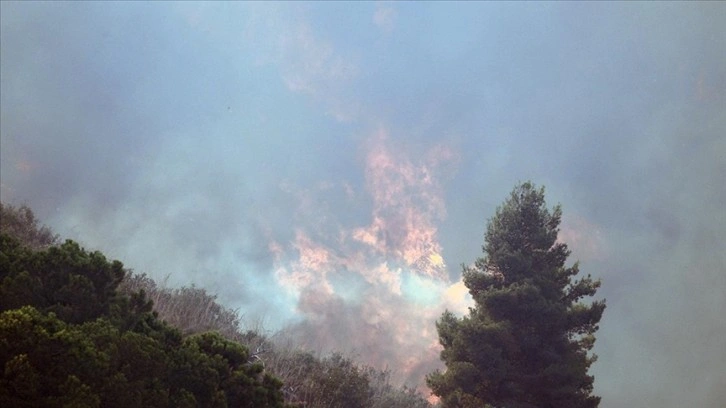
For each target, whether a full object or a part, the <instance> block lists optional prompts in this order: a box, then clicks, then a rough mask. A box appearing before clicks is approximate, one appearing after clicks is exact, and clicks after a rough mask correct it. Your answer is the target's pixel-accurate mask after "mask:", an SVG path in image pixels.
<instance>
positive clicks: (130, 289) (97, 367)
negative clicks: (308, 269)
mask: <svg viewBox="0 0 726 408" xmlns="http://www.w3.org/2000/svg"><path fill="white" fill-rule="evenodd" d="M0 215H1V216H2V219H1V220H0V221H1V222H0V232H2V233H3V234H0V312H3V313H2V315H0V370H4V371H3V376H2V378H0V406H18V407H23V406H28V407H37V406H48V407H55V406H58V407H60V406H63V407H100V406H102V407H129V406H145V407H167V406H173V407H198V406H210V407H212V406H220V407H221V406H239V407H279V406H283V402H282V397H283V395H284V397H285V399H286V400H287V401H288V402H290V403H294V404H295V405H297V406H306V407H326V408H327V407H339V406H346V407H347V406H353V407H356V406H358V407H372V408H424V407H429V406H430V404H429V403H428V402H427V401H426V400H425V399H423V397H422V396H421V395H420V394H419V393H418V392H416V390H415V389H413V388H407V387H398V386H394V385H392V384H391V382H390V373H389V372H387V371H380V370H377V369H374V368H372V367H367V366H363V365H358V364H356V363H354V361H352V360H350V359H347V358H345V357H343V356H341V355H339V354H334V355H332V356H329V357H327V358H319V357H316V356H314V355H312V354H310V353H308V352H302V351H293V350H291V349H290V348H285V347H278V346H276V345H275V343H274V342H273V341H272V340H271V339H269V338H267V337H266V336H265V335H263V334H261V333H262V332H261V329H260V328H259V327H258V328H257V329H256V330H248V331H242V329H241V318H240V315H239V312H238V311H236V310H231V309H228V308H225V307H224V306H222V305H221V304H219V303H218V301H217V298H216V296H214V295H212V294H209V293H208V292H206V291H205V290H204V289H202V288H197V287H194V286H191V287H182V288H178V289H171V288H166V287H161V286H159V285H157V283H156V282H155V281H154V280H153V279H151V278H150V277H148V276H147V275H145V274H134V273H131V272H129V271H126V270H124V269H123V266H122V265H121V264H120V263H117V262H108V261H107V260H106V259H105V258H104V257H103V255H102V254H101V253H99V252H90V253H89V252H87V251H85V250H83V249H82V248H80V247H79V246H78V245H77V244H75V243H74V242H72V241H67V242H66V243H64V244H62V245H60V246H59V241H58V237H57V236H55V235H53V234H52V232H51V231H50V229H48V228H47V227H41V226H39V223H38V220H37V219H35V216H34V215H33V213H32V211H31V210H30V208H28V207H25V206H23V207H21V208H19V209H16V208H14V207H12V206H9V205H4V204H3V205H2V207H0ZM172 327H173V328H172ZM211 331H214V332H217V333H219V334H215V333H210V332H211ZM240 343H241V344H244V345H245V346H246V347H245V346H242V345H241V344H240ZM248 350H254V351H255V352H254V354H250V353H249V352H248ZM59 365H60V366H59ZM263 366H264V368H263ZM271 374H272V375H275V376H277V377H279V378H281V379H284V381H285V386H284V387H282V383H281V382H280V381H279V380H278V379H276V378H275V377H272V375H271ZM281 391H284V393H283V392H281Z"/></svg>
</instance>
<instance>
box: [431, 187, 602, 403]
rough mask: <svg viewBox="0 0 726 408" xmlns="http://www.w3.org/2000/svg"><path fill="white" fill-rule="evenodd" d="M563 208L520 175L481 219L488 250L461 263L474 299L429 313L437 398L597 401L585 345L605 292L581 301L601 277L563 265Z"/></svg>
mask: <svg viewBox="0 0 726 408" xmlns="http://www.w3.org/2000/svg"><path fill="white" fill-rule="evenodd" d="M561 215H562V212H561V209H560V207H559V206H556V207H554V208H553V209H552V211H550V210H548V209H547V207H546V204H545V198H544V188H539V189H538V188H536V187H535V186H534V185H533V184H532V183H530V182H526V183H522V184H520V185H518V186H516V187H515V188H514V190H513V191H512V193H511V196H510V197H509V198H508V199H507V200H506V201H505V202H504V204H503V205H502V206H501V207H499V208H497V210H496V214H495V216H494V217H493V218H492V219H490V220H489V224H488V227H487V231H486V236H485V245H484V247H483V250H484V253H485V255H486V256H485V257H484V258H479V259H477V260H476V262H475V263H474V265H473V266H471V267H464V271H463V275H464V283H465V285H466V286H467V288H468V289H469V292H470V293H471V295H472V297H473V299H474V301H475V306H474V307H472V308H470V311H469V314H468V315H467V316H464V317H463V318H458V317H456V316H454V315H453V314H452V313H450V312H448V311H447V312H445V313H444V314H443V315H442V317H441V319H440V320H439V321H438V322H437V329H438V332H439V341H440V342H441V345H442V346H443V351H442V352H441V359H442V360H443V361H444V362H445V364H446V370H445V371H444V372H441V371H436V372H434V373H432V374H430V375H429V377H428V378H427V381H428V384H429V386H430V387H431V389H432V390H433V392H434V394H436V395H438V396H439V397H440V398H441V401H442V403H443V406H444V407H446V408H452V407H457V408H459V407H460V408H473V407H477V408H478V407H485V406H490V407H495V408H530V407H531V408H535V407H536V408H548V407H551V408H555V407H556V408H570V407H571V408H584V407H597V406H598V404H599V402H600V397H597V396H593V395H591V394H592V389H593V380H594V378H593V376H591V375H589V374H588V369H589V367H590V365H591V364H592V363H593V362H594V361H595V358H596V356H595V355H592V354H590V353H589V351H590V350H591V349H592V347H593V343H594V342H595V337H594V333H595V332H596V331H597V330H598V323H599V321H600V318H601V317H602V314H603V311H604V310H605V301H604V300H602V301H591V302H585V303H583V302H581V300H582V299H583V298H584V297H591V296H593V295H595V292H596V291H597V288H598V287H599V286H600V281H598V280H593V279H592V278H591V277H590V275H588V276H587V277H577V275H578V272H579V270H578V264H577V263H575V264H574V265H573V266H571V267H566V266H565V261H566V260H567V257H568V256H569V255H570V250H569V249H568V248H567V245H566V244H564V243H562V242H558V241H557V233H558V231H559V224H560V219H561Z"/></svg>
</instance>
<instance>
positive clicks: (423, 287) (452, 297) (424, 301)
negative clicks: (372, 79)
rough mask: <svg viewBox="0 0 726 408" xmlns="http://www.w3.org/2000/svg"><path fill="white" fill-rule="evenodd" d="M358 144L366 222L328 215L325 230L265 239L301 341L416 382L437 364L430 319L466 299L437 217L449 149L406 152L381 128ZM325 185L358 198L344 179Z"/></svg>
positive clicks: (293, 329)
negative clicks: (417, 155)
mask: <svg viewBox="0 0 726 408" xmlns="http://www.w3.org/2000/svg"><path fill="white" fill-rule="evenodd" d="M364 148H365V150H366V152H365V164H364V172H365V186H366V191H365V193H366V194H367V195H369V196H370V197H371V199H372V200H371V211H370V215H369V217H368V218H369V222H368V223H367V225H362V226H351V227H349V228H343V229H337V228H338V226H339V225H341V223H339V222H337V221H336V220H331V219H329V218H326V219H321V220H319V221H320V222H321V223H322V224H323V225H320V224H318V225H317V227H318V230H323V231H328V232H329V231H333V232H332V233H331V232H329V233H327V234H326V235H322V234H316V233H315V232H314V231H306V230H304V229H297V230H296V233H295V239H294V240H293V241H292V242H291V243H289V244H288V245H285V244H283V243H279V242H276V241H271V242H270V243H269V248H270V252H271V253H272V254H273V255H274V257H275V276H276V278H277V280H278V282H279V283H280V286H281V287H282V288H284V289H285V290H286V291H287V292H288V293H289V294H290V295H291V296H293V297H294V298H295V299H297V304H296V312H297V313H298V314H299V315H300V316H301V317H302V320H301V321H300V322H298V323H296V324H294V325H293V326H291V327H288V328H287V330H286V332H287V334H288V335H289V336H291V337H292V338H293V339H298V341H299V342H300V343H302V344H301V345H302V346H304V347H307V348H311V349H313V350H319V351H331V350H341V351H343V352H347V353H351V354H353V355H356V356H358V358H359V359H360V360H361V361H363V362H365V363H367V364H371V365H373V366H376V367H379V368H390V369H392V370H393V372H394V375H395V377H396V378H397V379H399V380H400V381H402V382H406V383H408V384H409V385H421V384H422V383H423V378H424V376H425V374H427V373H428V372H431V371H432V370H433V368H434V367H438V365H439V364H438V362H437V361H438V351H439V349H438V342H437V339H438V337H437V334H436V332H435V328H434V326H433V321H435V320H436V319H437V318H438V316H439V315H440V314H441V312H442V311H443V309H444V308H445V307H449V308H456V309H457V310H458V311H461V309H462V305H463V304H465V299H466V292H465V291H462V289H461V283H459V284H454V283H452V282H450V281H449V272H448V270H447V268H446V264H445V262H444V256H443V254H442V249H441V244H440V242H439V240H438V236H437V227H436V225H437V224H438V222H440V221H441V220H442V219H443V218H444V217H445V216H446V208H445V205H444V200H443V196H442V194H443V190H442V188H441V181H440V179H439V174H438V170H439V166H440V165H441V164H442V163H446V162H449V161H452V160H454V153H453V152H452V151H451V150H450V149H447V148H445V147H443V146H437V147H436V148H434V149H432V150H430V151H429V152H428V154H426V155H425V156H424V157H422V158H421V160H419V161H412V160H411V159H410V158H409V157H407V156H406V155H405V154H404V153H402V152H398V151H394V150H393V147H392V146H391V143H390V142H389V138H388V134H387V132H386V131H385V130H379V131H377V132H375V133H374V134H373V135H372V136H370V137H369V138H368V140H367V141H366V142H365V143H364ZM330 188H340V189H342V190H345V191H347V194H348V200H349V202H348V203H346V204H348V205H350V206H353V205H355V203H356V200H357V198H358V197H357V196H358V195H359V193H358V192H355V191H351V190H350V186H347V185H339V186H331V187H330ZM301 202H302V203H304V202H305V201H304V200H301ZM306 207H307V206H306V205H304V204H303V209H305V208H306ZM342 217H348V215H346V214H345V213H344V212H343V215H342Z"/></svg>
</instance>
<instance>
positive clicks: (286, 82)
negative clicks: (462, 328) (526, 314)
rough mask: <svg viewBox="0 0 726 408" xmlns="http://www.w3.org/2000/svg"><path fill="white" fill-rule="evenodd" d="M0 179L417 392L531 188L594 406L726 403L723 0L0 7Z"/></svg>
mask: <svg viewBox="0 0 726 408" xmlns="http://www.w3.org/2000/svg"><path fill="white" fill-rule="evenodd" d="M0 11H1V12H0V23H1V26H0V28H1V33H0V46H1V55H0V86H1V89H0V91H1V92H0V195H1V198H2V200H3V201H4V202H8V203H11V204H22V203H27V204H29V205H30V206H31V207H32V208H33V209H34V210H35V211H36V212H37V214H38V216H39V217H40V218H41V219H43V220H45V221H46V222H47V223H48V224H49V225H50V226H51V227H52V228H54V229H55V230H56V232H58V233H60V234H61V235H62V236H64V237H71V238H77V239H79V240H80V241H81V242H82V243H83V244H85V245H87V246H89V247H92V248H96V249H100V250H103V251H104V252H106V253H108V255H109V256H111V257H114V258H118V259H121V260H123V261H124V262H125V263H126V264H127V266H129V267H131V268H134V269H136V270H138V271H143V272H147V273H149V274H150V275H151V276H153V277H155V278H157V279H159V280H163V279H164V278H165V277H167V276H168V277H169V279H168V283H169V284H171V285H180V284H191V283H195V284H197V285H198V286H203V287H205V288H207V289H209V290H212V291H215V292H218V293H219V295H220V298H221V299H223V300H224V302H226V304H227V305H229V306H230V307H235V308H237V307H239V308H240V309H241V310H242V311H243V312H244V313H245V314H246V315H247V316H249V317H250V318H252V319H253V318H255V317H260V318H263V319H264V321H265V324H266V325H267V326H268V327H270V328H271V329H283V328H285V329H286V330H288V331H289V333H292V334H293V335H294V336H295V337H297V338H298V339H300V340H302V341H303V342H305V343H307V344H308V345H309V346H310V347H312V348H314V349H315V348H318V349H320V351H323V352H325V351H328V350H330V349H341V350H343V351H348V352H351V353H354V354H356V355H358V356H359V358H360V359H361V360H364V361H367V362H370V363H372V364H376V365H379V366H381V367H385V366H388V367H389V368H391V369H392V370H393V371H395V372H397V373H398V374H399V378H400V379H401V380H402V381H408V382H410V383H416V384H420V381H421V378H422V377H423V375H424V374H425V373H426V372H427V371H429V370H431V369H432V367H436V366H438V362H437V353H438V349H437V346H436V341H435V340H436V333H435V328H434V321H435V319H436V317H437V316H438V314H439V313H440V311H441V310H442V309H443V308H444V307H448V308H450V309H453V310H456V311H457V312H464V311H465V310H466V296H465V294H466V291H465V288H463V287H462V286H461V284H460V283H459V278H460V276H459V274H460V270H459V267H458V265H460V264H462V263H469V262H472V261H473V260H474V259H475V258H476V257H478V256H480V254H481V245H482V243H483V242H482V241H483V232H484V228H485V225H486V220H487V218H489V217H491V216H492V215H493V214H494V210H495V208H496V206H497V205H498V204H499V203H500V202H501V201H502V200H503V199H504V198H505V197H506V195H507V194H508V192H509V191H510V190H511V188H512V187H513V186H514V185H515V184H516V183H517V182H518V181H521V180H527V179H531V180H533V181H534V182H536V183H538V184H543V185H545V186H546V187H547V198H548V199H549V201H550V203H551V204H555V203H557V202H559V203H561V204H562V205H563V209H564V214H565V217H564V224H563V228H562V236H561V239H562V240H564V241H565V242H567V243H568V244H570V246H571V248H572V249H573V250H574V254H573V261H574V260H575V259H580V260H581V269H582V270H583V272H585V273H591V274H593V275H594V276H596V277H601V278H602V279H603V282H604V284H603V287H602V289H601V290H600V293H599V295H600V296H602V297H606V298H607V300H608V309H607V310H606V313H605V317H604V319H603V321H602V325H601V330H600V332H599V333H598V342H597V345H596V352H597V353H598V354H599V356H600V360H599V361H598V362H597V363H596V364H595V365H594V366H593V373H594V374H595V376H596V382H595V383H596V392H597V393H599V394H600V395H602V397H603V402H602V406H603V407H621V406H661V407H680V406H699V407H722V406H726V393H724V391H723V390H724V389H726V375H725V374H724V370H723V367H724V366H726V323H724V322H725V321H726V320H725V319H723V316H721V315H722V314H723V313H722V312H723V310H726V267H725V266H724V265H726V232H725V231H726V210H724V203H726V183H724V182H723V178H724V174H726V137H725V136H724V135H725V134H726V69H724V67H726V52H724V50H726V28H724V27H726V5H724V4H723V3H718V2H705V3H695V2H691V3H609V4H606V3H599V2H592V3H590V2H586V3H515V4H507V3H474V4H468V3H466V4H465V3H458V4H450V3H360V4H342V3H340V4H339V3H310V4H305V3H292V4H287V3H285V4H262V3H260V4H258V3H249V4H248V3H212V4H209V3H135V2H134V3H91V2H88V3H86V2H79V3H36V2H23V3H20V2H5V1H4V2H0Z"/></svg>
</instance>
